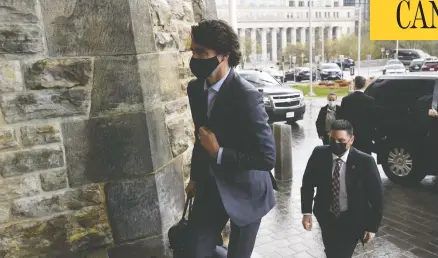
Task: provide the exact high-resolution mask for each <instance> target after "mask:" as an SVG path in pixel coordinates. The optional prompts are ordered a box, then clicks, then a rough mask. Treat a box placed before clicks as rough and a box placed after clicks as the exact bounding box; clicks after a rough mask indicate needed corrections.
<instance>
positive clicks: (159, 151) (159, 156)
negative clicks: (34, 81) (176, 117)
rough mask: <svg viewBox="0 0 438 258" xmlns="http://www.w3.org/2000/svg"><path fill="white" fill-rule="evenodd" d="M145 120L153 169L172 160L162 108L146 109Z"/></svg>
mask: <svg viewBox="0 0 438 258" xmlns="http://www.w3.org/2000/svg"><path fill="white" fill-rule="evenodd" d="M146 121H147V124H148V132H149V143H150V147H151V159H152V164H153V167H154V170H157V169H158V168H161V167H163V166H164V165H166V164H167V163H169V161H170V160H172V152H171V148H170V144H169V134H168V131H167V128H166V121H165V115H164V111H163V109H162V108H161V107H160V108H156V109H154V110H150V111H148V112H147V113H146Z"/></svg>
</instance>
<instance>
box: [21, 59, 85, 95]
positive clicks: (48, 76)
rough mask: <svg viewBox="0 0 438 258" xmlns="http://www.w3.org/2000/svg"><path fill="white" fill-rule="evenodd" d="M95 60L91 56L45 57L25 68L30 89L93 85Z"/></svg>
mask: <svg viewBox="0 0 438 258" xmlns="http://www.w3.org/2000/svg"><path fill="white" fill-rule="evenodd" d="M92 66H93V62H92V60H91V59H89V58H71V59H43V60H38V61H36V62H34V63H32V64H29V65H28V66H27V67H26V69H25V74H24V77H25V83H26V87H27V88H28V89H30V90H40V89H53V88H73V87H78V86H83V87H91V82H92V70H93V68H92Z"/></svg>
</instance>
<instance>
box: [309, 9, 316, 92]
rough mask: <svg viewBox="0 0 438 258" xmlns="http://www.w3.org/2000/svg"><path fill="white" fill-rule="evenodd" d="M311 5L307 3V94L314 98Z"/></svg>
mask: <svg viewBox="0 0 438 258" xmlns="http://www.w3.org/2000/svg"><path fill="white" fill-rule="evenodd" d="M312 3H313V1H309V63H310V76H309V77H310V78H309V81H310V84H309V87H310V88H309V93H308V95H309V96H310V97H314V96H316V95H315V93H314V92H313V53H312V50H313V49H312V48H313V40H312Z"/></svg>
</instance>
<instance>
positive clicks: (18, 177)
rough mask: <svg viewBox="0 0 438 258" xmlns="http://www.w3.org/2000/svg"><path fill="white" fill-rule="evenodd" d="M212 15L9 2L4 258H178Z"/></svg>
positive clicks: (1, 72) (149, 4)
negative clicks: (194, 45)
mask: <svg viewBox="0 0 438 258" xmlns="http://www.w3.org/2000/svg"><path fill="white" fill-rule="evenodd" d="M212 6H213V7H214V1H209V0H193V1H192V0H141V1H139V0H87V1H80V0H3V1H0V109H1V112H0V235H1V237H0V257H4V258H20V257H41V258H42V257H44V258H50V257H62V258H69V257H101V258H103V257H109V258H120V257H129V258H136V257H142V258H147V257H170V254H169V250H168V246H167V230H168V228H169V227H170V226H171V225H173V224H174V223H175V222H176V221H177V220H178V219H179V217H180V215H181V213H182V207H183V202H184V193H183V187H184V185H183V174H184V173H185V174H186V175H187V173H188V170H189V166H190V164H189V162H190V154H191V148H192V143H193V135H192V131H193V130H192V129H193V128H192V123H191V120H190V119H191V118H190V111H189V109H188V100H187V97H186V95H185V94H186V87H187V82H188V81H189V80H190V79H191V73H190V70H189V68H188V58H189V56H190V53H189V52H188V51H187V46H188V43H189V38H190V35H189V32H190V26H191V25H192V24H193V23H194V22H195V21H198V20H200V19H202V18H205V17H207V18H214V17H215V11H212V10H215V8H213V9H211V8H212ZM185 178H186V176H185Z"/></svg>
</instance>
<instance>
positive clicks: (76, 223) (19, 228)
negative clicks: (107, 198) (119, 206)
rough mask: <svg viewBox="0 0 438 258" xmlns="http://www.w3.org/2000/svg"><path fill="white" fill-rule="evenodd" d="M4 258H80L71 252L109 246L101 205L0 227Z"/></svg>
mask: <svg viewBox="0 0 438 258" xmlns="http://www.w3.org/2000/svg"><path fill="white" fill-rule="evenodd" d="M0 232H1V235H2V238H1V239H0V246H1V247H2V249H1V250H2V251H1V252H2V254H4V257H37V256H35V255H36V254H38V255H39V256H38V257H82V256H74V252H78V251H82V250H91V249H95V248H99V247H101V246H105V245H110V244H111V243H112V242H113V240H112V236H111V229H110V226H109V223H108V219H107V216H106V213H105V207H104V205H99V206H94V207H86V208H84V209H82V210H79V211H76V212H71V213H68V214H62V215H58V216H56V217H52V218H50V219H48V220H43V221H28V222H24V223H17V224H12V225H8V226H5V227H2V228H0Z"/></svg>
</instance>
